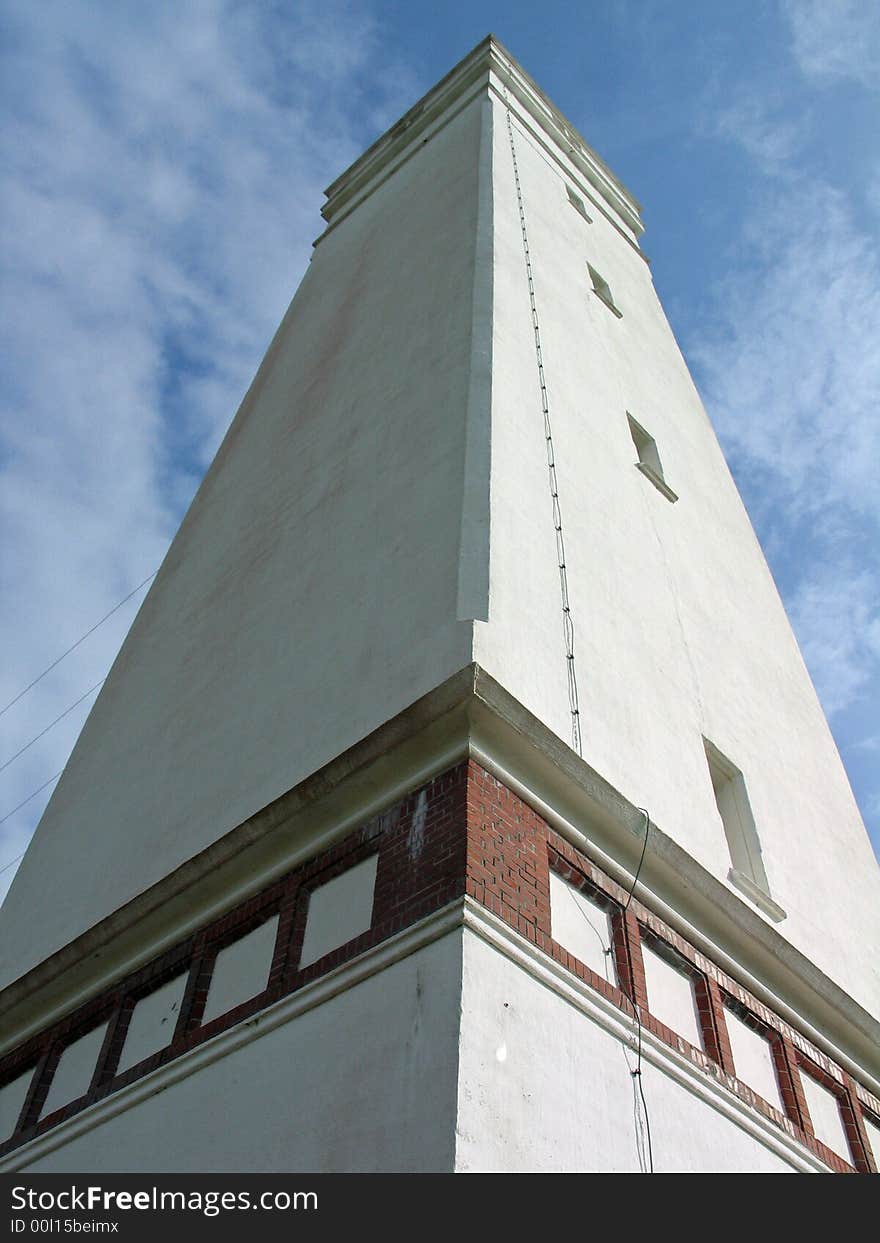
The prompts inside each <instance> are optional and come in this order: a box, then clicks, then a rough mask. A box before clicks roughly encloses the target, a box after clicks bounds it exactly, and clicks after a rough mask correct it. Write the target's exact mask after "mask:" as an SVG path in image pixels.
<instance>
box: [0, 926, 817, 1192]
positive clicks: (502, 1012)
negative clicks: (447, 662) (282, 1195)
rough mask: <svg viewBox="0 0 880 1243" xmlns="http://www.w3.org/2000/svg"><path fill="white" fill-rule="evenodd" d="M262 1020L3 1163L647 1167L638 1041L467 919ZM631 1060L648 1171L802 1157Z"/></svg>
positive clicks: (359, 1168) (321, 1168)
mask: <svg viewBox="0 0 880 1243" xmlns="http://www.w3.org/2000/svg"><path fill="white" fill-rule="evenodd" d="M514 942H515V938H514ZM572 981H573V982H574V978H573V977H572ZM576 987H581V986H580V985H576ZM250 1022H251V1024H252V1025H254V1026H256V1025H257V1024H258V1023H259V1022H260V1020H259V1019H254V1020H251V1021H250ZM266 1028H267V1030H264V1032H263V1033H262V1034H261V1033H260V1032H259V1031H255V1032H254V1038H253V1039H252V1040H250V1041H249V1042H248V1043H245V1044H242V1045H241V1046H240V1047H238V1048H236V1049H234V1051H232V1052H230V1053H228V1054H227V1055H226V1056H224V1057H221V1058H218V1059H217V1060H216V1061H214V1062H211V1063H209V1064H208V1065H206V1066H202V1067H201V1068H200V1069H198V1070H196V1071H194V1073H192V1074H190V1075H188V1076H187V1077H185V1078H182V1079H180V1080H179V1081H177V1082H175V1083H172V1084H171V1085H170V1086H168V1087H166V1088H165V1089H164V1090H163V1089H158V1090H157V1092H156V1094H155V1095H153V1096H148V1097H147V1098H146V1099H143V1100H141V1101H139V1102H138V1103H136V1104H133V1105H132V1106H131V1107H130V1108H127V1109H125V1110H123V1111H121V1112H119V1113H117V1114H115V1115H114V1116H103V1117H102V1108H101V1106H98V1107H97V1108H96V1109H95V1112H94V1115H93V1116H94V1118H95V1120H96V1121H95V1124H94V1125H93V1126H92V1127H91V1128H90V1129H87V1130H85V1131H83V1132H82V1133H80V1134H78V1135H76V1136H75V1138H72V1139H69V1140H67V1141H66V1142H61V1143H59V1146H58V1147H56V1148H54V1149H53V1150H51V1151H48V1152H46V1151H45V1149H44V1148H42V1146H40V1148H41V1151H42V1152H43V1155H42V1156H39V1157H31V1158H30V1159H29V1158H28V1155H27V1150H24V1151H23V1152H22V1153H20V1154H19V1155H18V1157H17V1158H16V1156H15V1155H14V1154H13V1155H12V1156H11V1157H10V1158H9V1159H8V1161H7V1162H6V1163H4V1165H5V1168H7V1169H9V1168H25V1169H27V1170H29V1171H31V1172H40V1173H49V1172H53V1173H59V1172H64V1173H73V1172H82V1171H96V1172H102V1173H109V1172H116V1173H133V1172H170V1171H177V1172H184V1173H186V1172H193V1171H200V1170H207V1171H219V1172H223V1171H229V1172H235V1171H239V1172H247V1171H258V1172H284V1171H296V1172H303V1173H322V1172H333V1171H353V1172H364V1173H369V1172H381V1171H402V1172H418V1171H427V1172H432V1171H433V1172H444V1171H445V1172H450V1171H452V1170H455V1171H459V1172H521V1173H526V1172H560V1173H577V1172H587V1171H592V1172H626V1171H632V1172H638V1171H639V1169H640V1155H639V1154H640V1142H639V1137H638V1134H637V1129H636V1121H635V1112H634V1080H633V1078H632V1075H631V1068H633V1067H634V1066H635V1064H636V1063H635V1055H634V1052H633V1051H632V1050H631V1049H630V1048H628V1047H626V1046H625V1045H624V1044H623V1043H622V1042H621V1041H620V1039H618V1038H617V1037H616V1036H614V1035H613V1034H611V1033H610V1032H609V1031H607V1030H605V1029H604V1028H603V1027H602V1026H600V1025H599V1023H597V1022H596V1021H595V1019H594V1018H592V1017H590V1016H589V1015H587V1014H585V1013H583V1012H582V1011H581V1010H580V1009H578V1008H577V1006H576V1005H573V1004H572V1003H571V1002H570V1001H568V1000H566V999H565V998H564V997H562V996H560V995H559V994H558V993H557V992H554V991H553V989H552V988H550V987H548V985H547V984H546V983H543V982H541V981H540V980H539V979H537V978H536V977H535V975H534V974H531V973H530V972H529V971H528V970H525V969H524V968H523V967H522V966H520V965H518V964H517V963H515V962H512V961H511V960H510V959H509V958H508V957H506V956H505V955H504V954H503V953H501V952H500V951H499V949H498V948H496V947H495V946H493V945H490V944H488V943H487V942H486V941H485V940H484V939H483V938H482V936H481V935H479V934H478V933H476V932H474V931H472V930H471V929H470V928H467V927H466V928H457V929H455V930H453V931H451V932H448V933H447V934H446V935H445V936H442V937H441V938H440V939H438V940H437V941H434V942H432V943H430V944H429V945H427V946H424V947H423V948H421V949H419V950H417V951H415V952H414V953H412V954H410V955H409V956H408V957H406V958H404V959H403V960H402V961H400V962H397V963H394V964H393V965H391V966H388V967H386V968H385V969H384V970H381V971H378V972H377V973H376V974H374V975H372V976H368V977H367V978H366V979H362V980H361V982H360V983H358V984H355V985H353V986H352V987H350V988H348V989H347V990H346V991H344V992H342V993H340V994H338V995H337V996H336V997H334V998H332V999H331V1000H328V1001H325V1002H323V1003H322V1004H320V1005H317V1006H315V1007H314V1008H313V1009H311V1010H307V1011H306V1012H304V1013H301V1014H299V1015H298V1016H297V1017H295V1018H292V1019H291V1020H290V1021H288V1022H286V1023H283V1024H281V1025H279V1026H277V1027H274V1028H271V1025H270V1024H268V1023H267V1024H266ZM194 1064H195V1063H194ZM642 1073H643V1086H644V1092H645V1096H646V1099H647V1102H648V1109H649V1116H650V1125H651V1133H652V1141H653V1154H654V1163H655V1168H656V1170H657V1171H663V1172H673V1171H675V1172H709V1171H729V1172H734V1171H752V1172H773V1171H785V1170H791V1169H793V1168H796V1163H795V1162H794V1161H791V1162H790V1161H788V1160H786V1158H785V1155H784V1154H780V1153H779V1152H774V1151H772V1150H771V1147H770V1145H768V1144H767V1143H764V1142H762V1140H761V1139H760V1137H758V1136H756V1135H754V1134H751V1133H749V1131H747V1130H746V1129H745V1128H744V1127H743V1126H741V1125H739V1124H738V1123H737V1122H736V1121H734V1120H733V1119H731V1118H730V1117H728V1116H725V1114H724V1113H722V1112H721V1111H720V1110H719V1109H716V1108H715V1107H714V1106H713V1105H712V1104H711V1103H709V1102H708V1101H707V1100H705V1099H701V1097H700V1096H698V1095H697V1094H695V1092H694V1091H692V1090H690V1089H689V1088H688V1087H687V1086H685V1085H684V1084H683V1083H681V1082H677V1081H676V1080H675V1079H674V1078H672V1077H671V1076H670V1075H669V1074H667V1073H666V1072H665V1071H664V1070H662V1069H659V1068H658V1067H657V1066H655V1065H652V1064H651V1062H650V1060H649V1059H648V1058H645V1059H643V1062H642ZM158 1082H161V1079H160V1078H158V1077H157V1083H158ZM110 1100H111V1101H112V1100H113V1098H110ZM81 1117H82V1120H86V1115H82V1116H81ZM98 1119H100V1120H98ZM780 1135H781V1133H780ZM57 1138H58V1139H63V1136H62V1134H61V1133H59V1135H58V1137H57ZM642 1150H643V1151H644V1143H643V1141H642ZM34 1151H36V1146H35V1149H34ZM22 1159H23V1164H22Z"/></svg>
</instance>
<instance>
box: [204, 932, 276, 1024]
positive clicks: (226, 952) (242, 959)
mask: <svg viewBox="0 0 880 1243" xmlns="http://www.w3.org/2000/svg"><path fill="white" fill-rule="evenodd" d="M277 936H278V916H277V915H275V916H274V917H273V918H272V919H267V920H266V922H265V923H264V924H260V926H259V927H258V928H254V929H253V930H252V931H251V932H248V933H246V935H245V936H243V937H239V938H238V940H237V941H233V942H232V944H231V945H227V946H226V948H225V949H222V950H221V951H220V953H219V954H218V955H217V958H216V960H215V962H214V970H213V971H212V972H211V983H210V985H209V987H208V999H207V1001H206V1002H205V1008H204V1010H203V1011H202V1022H203V1023H209V1022H210V1021H211V1019H216V1018H217V1017H218V1016H219V1015H221V1014H225V1013H226V1011H227V1010H232V1009H233V1008H234V1007H235V1006H239V1005H241V1003H242V1002H243V1001H247V1000H248V999H249V998H251V997H255V996H256V995H257V993H261V992H262V991H263V989H264V988H265V987H266V984H267V982H268V980H269V971H270V969H271V967H272V955H273V953H274V952H275V940H276V938H277Z"/></svg>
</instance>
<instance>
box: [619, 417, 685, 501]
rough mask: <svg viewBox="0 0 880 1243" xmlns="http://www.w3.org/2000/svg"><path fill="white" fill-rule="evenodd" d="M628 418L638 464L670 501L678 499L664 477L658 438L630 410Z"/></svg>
mask: <svg viewBox="0 0 880 1243" xmlns="http://www.w3.org/2000/svg"><path fill="white" fill-rule="evenodd" d="M626 419H627V422H628V423H629V434H630V436H632V442H633V444H634V445H635V447H636V453H637V454H638V455H639V460H638V461H637V462H636V466H637V467H638V468H639V470H640V471H641V472H642V474H643V475H644V476H645V477H646V478H648V479H650V480H651V483H653V485H654V487H655V488H657V489H658V490H659V491H660V492H662V493H663V495H664V496H665V497H666V499H667V500H668V501H672V502H675V501H677V500H678V496H677V494H676V493H675V492H673V491H672V488H670V486H669V484H668V483H667V482H666V480H665V479H664V478H663V465H662V463H661V461H660V454H659V452H658V450H657V442H656V440H655V439H654V437H653V436H652V435H650V433H649V432H646V431H645V429H644V428H643V427H642V425H641V423H637V422H636V421H635V419H634V418H633V416H632V415H631V414H630V413H629V411H627V414H626Z"/></svg>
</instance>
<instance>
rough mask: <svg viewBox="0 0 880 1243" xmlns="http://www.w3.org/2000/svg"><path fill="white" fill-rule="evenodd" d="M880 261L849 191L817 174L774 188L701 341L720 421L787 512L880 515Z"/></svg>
mask: <svg viewBox="0 0 880 1243" xmlns="http://www.w3.org/2000/svg"><path fill="white" fill-rule="evenodd" d="M878 339H880V260H878V254H877V249H876V244H875V243H874V242H873V240H872V239H871V238H870V237H869V236H868V235H867V234H865V233H863V232H862V231H861V230H860V228H859V227H858V225H857V223H856V222H855V220H854V219H853V214H852V212H851V210H850V209H849V207H848V204H847V201H846V199H845V197H844V196H843V195H842V194H841V193H840V192H838V191H836V190H833V189H832V188H831V187H829V186H827V185H822V184H820V183H817V182H815V181H806V180H803V181H801V180H797V179H795V180H787V181H785V182H784V183H781V184H779V185H778V186H777V187H776V188H775V189H774V190H772V191H770V192H768V193H767V194H766V195H765V196H764V197H763V198H762V199H761V201H760V203H759V204H756V206H755V208H754V213H753V215H752V217H751V219H750V221H749V222H748V224H747V226H746V230H745V233H744V238H743V243H742V255H741V263H740V266H739V268H738V269H737V270H736V271H735V272H734V273H733V274H732V275H731V276H730V277H729V278H728V279H727V281H726V283H725V285H724V287H723V288H721V289H720V290H719V291H718V298H717V316H716V318H715V319H714V326H713V329H712V330H711V334H710V335H709V336H708V337H703V339H702V340H701V341H700V342H699V343H698V344H697V345H696V346H695V347H694V348H692V351H691V352H692V357H693V358H694V360H695V361H696V362H697V364H698V366H699V368H700V370H701V372H702V378H703V384H704V387H705V390H706V396H707V399H708V404H709V408H710V409H711V411H712V415H713V420H714V421H715V424H716V427H717V428H718V430H719V433H720V435H721V437H722V440H723V441H724V443H725V445H726V446H727V447H728V449H730V450H731V451H732V453H733V454H734V456H736V457H737V458H738V459H739V460H740V461H741V462H742V463H743V468H744V470H745V471H752V470H755V469H757V470H759V471H762V472H764V473H766V474H768V475H770V476H771V477H772V478H773V482H774V495H775V497H776V499H777V501H778V500H779V499H780V498H784V501H785V504H786V505H787V506H788V507H790V510H791V512H792V514H795V513H797V514H802V513H803V512H807V513H812V514H822V513H823V512H827V511H828V507H829V506H831V507H841V508H842V509H844V510H847V511H849V512H850V513H851V514H853V515H858V516H859V517H860V518H862V519H865V520H868V521H870V522H871V523H880V489H878V486H877V473H876V463H877V461H878V454H880V420H878V419H877V414H876V412H877V409H878V405H880V354H878V351H877V348H876V342H877V341H878Z"/></svg>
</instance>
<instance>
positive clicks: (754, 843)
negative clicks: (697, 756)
mask: <svg viewBox="0 0 880 1243" xmlns="http://www.w3.org/2000/svg"><path fill="white" fill-rule="evenodd" d="M703 746H704V748H705V751H706V762H707V764H708V765H709V775H710V777H711V778H712V789H713V791H714V793H715V804H716V806H717V808H718V814H719V815H720V817H721V823H722V825H723V826H724V836H725V837H726V838H727V848H728V851H729V852H730V861H731V863H732V864H733V867H732V868H731V869H730V872H729V873H728V880H729V881H730V882H731V884H733V885H736V887H737V888H738V889H739V890H741V891H742V892H743V893H744V894H745V895H746V897H747V898H748V899H749V900H750V901H751V902H754V904H755V905H756V906H757V907H760V909H761V910H762V911H763V912H764V914H765V915H769V916H770V918H771V919H773V920H775V921H776V922H777V923H778V922H779V921H780V920H782V919H785V911H783V909H782V908H781V907H780V906H778V905H777V904H776V903H775V902H774V901H773V899H772V898H771V897H770V885H769V882H768V880H767V873H766V871H765V870H764V859H763V857H762V854H761V842H760V839H759V837H758V830H757V828H756V827H755V818H754V816H753V815H752V809H751V806H750V804H749V798H748V794H747V793H746V783H745V778H744V777H743V775H742V773H741V772H740V770H739V769H738V768H737V767H736V765H735V764H732V763H731V761H730V760H729V759H727V757H726V756H724V755H722V754H721V752H720V751H719V750H718V748H717V747H716V746H714V744H713V743H711V742H710V741H709V740H708V738H704V739H703Z"/></svg>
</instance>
